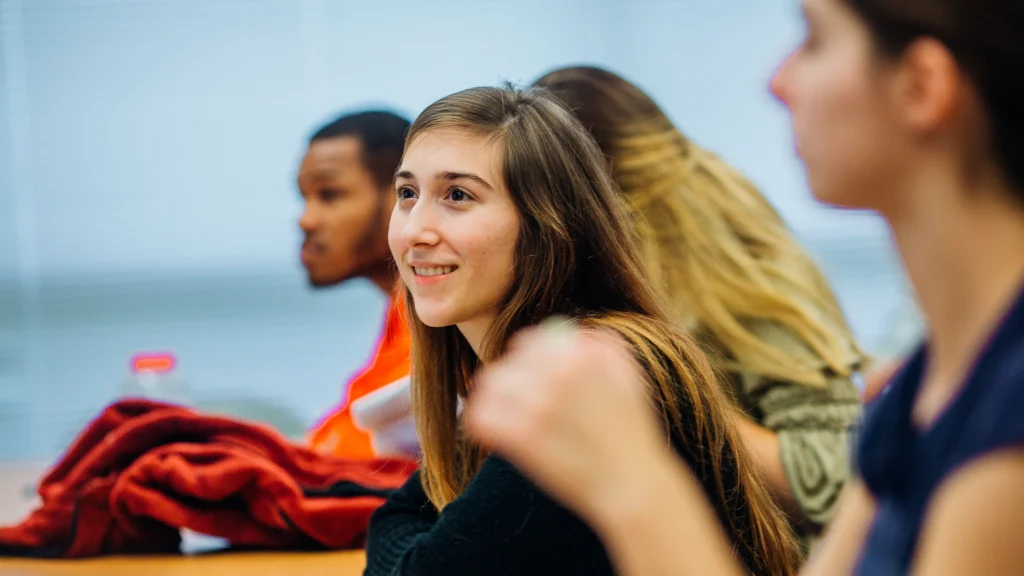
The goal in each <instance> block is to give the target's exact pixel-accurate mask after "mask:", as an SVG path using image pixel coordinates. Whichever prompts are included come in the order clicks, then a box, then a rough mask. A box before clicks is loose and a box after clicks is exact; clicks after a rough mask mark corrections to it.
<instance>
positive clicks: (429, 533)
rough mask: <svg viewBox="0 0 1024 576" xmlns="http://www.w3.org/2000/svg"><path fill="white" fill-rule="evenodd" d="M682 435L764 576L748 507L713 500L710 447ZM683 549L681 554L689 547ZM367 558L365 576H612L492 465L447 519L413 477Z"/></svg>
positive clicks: (527, 489)
mask: <svg viewBox="0 0 1024 576" xmlns="http://www.w3.org/2000/svg"><path fill="white" fill-rule="evenodd" d="M683 414H684V415H686V414H689V416H690V418H687V420H688V422H687V424H689V425H690V426H692V425H693V421H692V417H693V416H692V410H689V411H687V412H684V413H683ZM684 432H685V433H684V434H683V437H682V438H680V437H674V438H673V445H674V447H675V449H676V451H677V452H678V453H679V455H680V456H681V457H682V458H683V459H684V460H685V461H687V463H689V464H690V466H691V467H693V470H694V472H695V473H696V474H697V477H698V479H699V480H701V482H702V484H703V486H704V490H705V492H706V493H707V494H708V495H709V496H710V497H711V498H712V502H713V503H714V506H715V509H716V512H717V513H718V517H719V519H720V520H721V521H722V522H723V525H725V526H726V533H727V534H729V535H730V536H731V537H732V540H733V542H734V543H736V544H738V545H737V546H736V552H737V554H738V559H739V560H740V561H742V562H744V563H745V564H746V565H747V566H748V567H750V568H751V571H752V572H753V573H754V574H761V573H764V572H765V571H764V570H763V568H761V567H760V566H758V564H759V562H758V561H757V559H755V558H754V557H753V556H752V552H751V546H750V543H751V539H752V537H751V529H750V527H751V522H750V515H749V508H748V507H747V504H746V498H745V497H744V496H743V493H742V491H741V490H730V491H729V492H728V493H727V494H726V499H725V501H723V500H722V499H721V498H720V497H718V498H716V497H715V495H716V494H719V492H718V490H717V489H716V488H715V483H714V479H713V477H712V475H711V474H710V471H709V470H708V468H709V467H708V466H706V462H707V460H708V447H707V445H706V444H703V443H701V442H698V441H697V438H696V435H695V432H694V431H693V429H692V428H690V429H688V430H685V431H684ZM674 436H675V435H674ZM698 463H704V464H705V465H704V466H701V465H700V464H698ZM721 465H722V475H723V481H724V483H725V485H726V486H735V485H736V484H735V483H736V482H737V468H736V461H735V458H734V457H733V455H732V451H731V450H729V449H728V448H727V449H726V450H725V453H724V454H723V457H722V459H721ZM673 512H674V511H666V513H673ZM730 524H731V526H730ZM741 542H742V543H744V544H746V546H744V545H740V543H741ZM679 545H680V547H681V548H684V549H685V547H686V545H687V544H686V542H680V543H679ZM366 555H367V568H366V572H365V576H427V575H429V576H449V575H450V576H459V575H462V574H469V575H476V574H479V575H486V576H502V575H505V574H508V575H512V574H525V575H527V576H544V575H548V574H550V575H552V576H555V575H557V576H571V575H574V574H580V575H584V574H585V575H587V576H601V575H605V574H614V570H613V568H612V566H611V562H610V560H609V558H608V555H607V553H606V552H605V550H604V547H603V546H602V544H601V542H600V541H599V540H598V538H597V536H596V535H595V534H594V532H593V531H591V530H590V528H589V527H587V526H586V525H584V523H583V522H582V521H581V520H580V519H578V518H577V517H576V516H575V515H573V514H572V513H571V512H569V511H567V510H566V509H565V508H563V507H561V506H560V505H558V504H556V503H555V502H554V501H552V500H551V499H550V498H549V497H548V496H547V495H546V494H545V493H544V492H542V491H541V490H540V489H539V488H538V487H536V486H535V485H534V484H532V483H531V482H530V481H529V480H527V479H526V478H524V477H523V476H522V475H521V474H520V473H519V471H517V470H516V469H515V468H514V467H513V466H512V465H511V464H509V463H508V462H506V461H505V460H502V459H501V458H498V457H496V456H491V457H489V458H488V459H487V460H486V461H485V462H484V464H483V467H482V468H481V469H480V471H479V472H478V473H477V475H476V477H474V479H473V481H472V482H470V484H469V486H468V487H467V488H466V490H465V491H464V492H463V493H462V495H460V496H459V497H458V498H456V499H455V500H454V501H452V502H451V503H450V504H448V506H446V507H445V509H444V512H443V513H442V514H438V512H437V509H436V508H434V506H433V505H432V504H431V503H430V501H429V500H428V499H427V495H426V493H425V492H424V491H423V487H422V485H421V483H420V476H419V473H416V474H414V475H413V476H412V477H411V478H410V479H409V481H408V482H406V484H405V485H404V486H403V487H402V488H400V489H399V490H398V491H397V492H395V493H394V494H393V495H392V496H391V498H390V499H389V500H388V502H387V503H386V504H384V506H382V507H381V508H380V509H378V510H377V512H376V513H375V514H374V515H373V518H372V519H371V520H370V531H369V536H368V540H367V547H366Z"/></svg>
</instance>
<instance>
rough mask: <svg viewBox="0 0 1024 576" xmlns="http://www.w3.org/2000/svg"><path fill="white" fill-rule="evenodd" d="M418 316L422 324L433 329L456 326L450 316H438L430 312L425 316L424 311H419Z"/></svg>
mask: <svg viewBox="0 0 1024 576" xmlns="http://www.w3.org/2000/svg"><path fill="white" fill-rule="evenodd" d="M416 316H417V317H418V318H419V319H420V322H423V323H424V324H425V325H427V326H429V327H431V328H444V327H446V326H452V325H454V324H455V322H453V321H452V319H451V317H450V316H449V315H448V314H438V313H430V312H427V313H426V314H424V313H423V312H422V311H420V310H419V309H417V310H416Z"/></svg>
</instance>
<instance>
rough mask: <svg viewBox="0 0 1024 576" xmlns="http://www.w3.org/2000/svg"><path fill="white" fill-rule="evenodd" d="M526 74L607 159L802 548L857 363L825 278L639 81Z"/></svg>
mask: <svg viewBox="0 0 1024 576" xmlns="http://www.w3.org/2000/svg"><path fill="white" fill-rule="evenodd" d="M535 84H536V85H538V86H543V87H545V88H547V89H549V90H551V91H552V92H554V94H555V95H556V96H557V97H558V98H559V99H560V100H562V101H563V102H564V103H565V104H566V105H567V106H568V107H569V108H570V109H572V110H573V111H574V112H575V114H576V116H577V117H578V118H579V119H580V120H581V122H582V123H583V125H584V126H586V127H587V128H588V129H589V130H590V132H591V133H592V134H593V136H594V138H595V140H596V141H597V143H598V145H599V146H600V147H601V150H602V151H603V152H604V154H605V156H606V157H607V158H608V161H609V163H610V165H611V169H612V175H613V177H614V179H615V181H616V183H617V184H618V186H619V188H620V189H621V190H622V192H623V194H624V195H625V198H626V200H627V203H628V205H629V207H630V209H631V212H632V217H633V220H634V224H635V226H636V228H637V230H638V232H639V235H640V238H641V241H642V245H643V251H644V257H645V259H646V261H647V265H648V266H647V268H648V271H649V273H650V274H651V275H652V277H653V278H652V279H653V280H654V283H655V285H656V286H657V287H658V288H660V290H661V292H662V295H663V297H664V300H665V301H666V302H667V303H668V304H669V305H670V306H671V312H672V315H673V317H674V318H676V319H678V320H679V321H680V322H681V323H682V326H683V327H684V328H686V329H687V330H688V331H689V332H691V333H693V334H695V335H697V336H698V338H699V339H700V340H701V341H702V342H703V343H704V344H705V347H706V348H707V349H708V350H709V351H710V352H712V353H713V354H716V355H717V356H718V357H719V358H720V360H721V363H720V364H721V367H722V368H723V369H724V372H726V373H727V377H725V378H723V379H722V381H723V382H728V383H731V388H732V390H730V392H732V393H733V396H734V397H735V399H736V401H737V404H738V405H739V407H740V409H741V410H742V412H743V415H737V417H736V421H737V423H738V426H739V430H740V432H741V436H742V438H743V440H744V441H745V443H746V444H747V447H748V449H749V450H750V451H751V453H752V454H753V455H754V458H755V461H756V462H757V464H758V468H759V469H760V471H761V473H762V474H763V476H764V477H765V479H766V480H767V482H768V484H769V486H770V487H771V488H772V491H773V493H774V495H775V497H776V500H777V502H778V503H779V505H780V506H781V507H782V508H783V510H785V511H786V512H787V514H788V515H789V517H790V520H791V523H792V524H793V527H794V530H795V531H796V533H797V534H798V536H800V538H801V540H802V541H803V544H804V546H805V548H807V547H809V546H810V544H811V543H812V542H813V539H814V537H815V535H816V534H817V533H818V532H819V531H820V528H821V526H823V525H824V524H825V523H826V522H827V521H828V520H829V519H830V518H831V516H832V512H833V509H834V507H835V503H836V500H837V498H838V496H839V493H840V490H841V489H842V487H843V485H844V483H845V482H846V480H847V479H848V478H849V476H850V467H849V460H850V448H849V429H850V428H851V426H853V425H854V423H855V422H856V420H857V419H858V417H859V415H860V401H859V394H858V391H857V389H856V387H855V386H854V385H853V382H852V378H853V377H854V375H855V373H856V372H857V370H858V369H859V368H860V367H861V364H862V363H863V359H864V357H863V354H862V353H861V351H860V349H859V348H858V347H857V345H856V343H855V342H854V339H853V337H852V335H851V333H850V330H849V328H848V326H847V324H846V321H845V320H844V318H843V315H842V312H841V311H840V309H839V306H838V304H837V302H836V299H835V297H834V296H833V294H832V291H831V289H830V288H829V286H828V284H827V282H826V281H825V279H824V277H823V276H822V274H821V272H820V271H819V270H818V268H817V266H816V265H815V264H814V262H813V261H812V260H811V258H810V257H809V256H808V254H807V253H806V252H805V251H804V250H803V249H802V248H801V247H800V246H799V245H798V244H797V242H796V241H795V240H794V239H793V237H792V235H791V234H790V232H789V230H788V229H787V228H786V225H785V224H784V223H783V221H782V219H781V218H780V217H779V215H778V214H777V213H776V212H775V210H774V209H773V208H772V206H771V205H770V204H769V203H768V201H767V200H766V199H765V198H764V196H763V195H761V193H760V192H758V190H757V189H756V188H755V187H754V186H753V185H752V184H751V183H750V182H748V181H747V180H746V179H745V178H744V177H743V176H742V175H740V174H739V173H738V172H737V171H736V170H734V169H733V168H731V167H730V166H728V165H727V164H725V163H724V162H722V161H721V160H720V159H719V158H717V157H716V156H715V155H713V154H711V153H709V152H707V151H705V150H702V149H701V148H699V147H698V146H696V145H694V144H693V143H692V142H690V141H689V140H688V139H687V138H686V137H685V136H684V135H683V134H682V133H680V131H679V130H678V129H676V127H675V126H674V125H673V124H672V122H671V121H670V120H669V119H668V117H667V116H666V115H665V113H664V112H663V111H662V110H661V109H660V108H659V107H658V105H657V104H656V103H655V102H654V101H653V100H652V99H651V98H650V97H649V96H647V94H645V93H644V92H643V91H642V90H640V89H639V88H638V87H636V86H635V85H633V84H631V83H630V82H628V81H627V80H625V79H623V78H622V77H620V76H617V75H615V74H613V73H611V72H608V71H606V70H602V69H599V68H593V67H571V68H562V69H559V70H555V71H553V72H550V73H548V74H546V75H545V76H544V77H542V78H541V79H539V80H538V81H537V82H536V83H535ZM805 551H806V550H805Z"/></svg>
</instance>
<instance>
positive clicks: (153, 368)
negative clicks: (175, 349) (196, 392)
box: [124, 352, 189, 405]
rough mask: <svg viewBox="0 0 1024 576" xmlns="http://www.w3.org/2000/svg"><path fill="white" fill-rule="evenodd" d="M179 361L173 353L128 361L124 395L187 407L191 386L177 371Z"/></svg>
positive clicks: (149, 354)
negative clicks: (189, 387) (187, 384)
mask: <svg viewBox="0 0 1024 576" xmlns="http://www.w3.org/2000/svg"><path fill="white" fill-rule="evenodd" d="M177 365H178V359H177V358H176V357H175V355H174V354H173V353H171V352H140V353H138V354H136V355H134V356H132V358H131V360H130V362H129V373H128V378H127V379H126V380H125V385H124V395H125V396H127V397H134V398H148V399H150V400H156V401H158V402H168V403H171V404H182V405H186V404H188V401H189V394H188V387H187V386H186V385H185V383H184V382H183V381H182V380H181V378H180V376H179V375H178V374H177V373H176V372H175V369H176V368H177Z"/></svg>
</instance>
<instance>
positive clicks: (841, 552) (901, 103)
mask: <svg viewBox="0 0 1024 576" xmlns="http://www.w3.org/2000/svg"><path fill="white" fill-rule="evenodd" d="M804 12H805V14H806V19H807V26H808V34H807V39H806V41H805V42H804V43H803V45H801V46H800V48H799V49H798V50H797V51H796V52H795V53H794V54H793V55H792V56H790V57H789V59H787V60H786V62H785V63H784V64H783V65H782V67H781V68H780V70H779V71H778V73H777V75H776V76H775V78H774V80H773V82H772V89H773V91H774V93H775V94H776V95H777V96H778V97H779V99H780V100H782V101H783V102H784V103H785V104H786V105H787V106H788V107H789V109H790V112H791V114H792V117H793V127H794V131H795V133H796V141H797V150H798V151H799V153H800V155H801V157H802V158H803V161H804V163H805V166H806V169H807V173H808V179H809V182H810V185H811V188H812V189H813V191H814V193H815V195H816V196H817V197H818V198H819V199H821V200H823V201H825V202H828V203H831V204H836V205H841V206H856V207H862V208H873V209H875V210H878V211H879V212H881V213H882V214H883V215H884V216H885V218H886V219H887V220H888V222H889V225H890V227H891V229H892V233H893V236H894V238H895V240H896V243H897V244H898V246H899V250H900V253H901V256H902V258H903V261H904V264H905V266H906V269H907V272H908V274H909V276H910V278H911V281H912V282H913V284H914V288H915V291H916V293H917V295H918V297H919V300H920V303H921V309H922V311H923V312H924V314H925V317H926V319H927V325H928V327H929V330H928V342H927V344H925V345H924V346H923V347H922V348H921V349H920V350H919V351H918V352H917V353H916V354H914V355H913V356H912V357H911V358H910V359H909V360H908V362H907V364H906V365H905V366H904V367H903V368H901V369H900V371H899V373H898V374H897V375H896V376H895V378H894V381H893V382H892V383H891V384H890V385H889V386H888V388H887V392H886V393H884V394H883V395H881V396H880V397H879V398H878V399H877V400H876V401H875V403H873V404H872V406H871V408H870V410H869V413H868V416H867V418H866V421H865V425H864V430H863V433H862V437H861V441H860V445H859V448H858V451H857V470H858V472H859V477H858V478H857V479H855V480H854V481H852V482H851V483H850V484H849V485H848V487H847V488H846V490H845V493H844V496H843V502H841V503H840V505H839V510H838V512H837V515H836V518H835V520H834V521H833V523H832V525H831V527H830V529H829V531H828V535H827V536H826V538H825V540H824V542H823V543H822V546H821V548H820V549H819V551H818V552H817V554H816V555H815V557H813V558H812V560H811V563H810V564H809V566H808V567H807V572H808V573H811V574H822V575H835V574H849V573H856V574H864V575H869V574H870V575H872V576H876V575H880V576H886V575H890V574H908V573H912V574H928V575H944V574H986V575H995V574H1021V573H1024V547H1022V546H1020V542H1019V538H1018V537H1017V535H1018V534H1020V533H1021V532H1022V531H1024V495H1022V494H1021V490H1020V486H1021V485H1022V484H1024V418H1022V417H1021V415H1022V414H1024V360H1022V359H1024V291H1022V287H1024V248H1022V247H1024V107H1022V106H1021V102H1022V101H1024V75H1022V74H1021V70H1024V8H1022V5H1021V2H1020V1H1019V0H927V1H918V0H804ZM561 341H563V344H562V345H559V346H557V347H555V348H552V343H551V342H550V338H548V337H543V336H539V335H537V334H533V335H529V336H528V337H526V338H525V339H524V340H523V341H522V342H519V343H513V350H514V351H513V353H512V354H510V355H509V356H508V357H507V358H506V359H504V360H503V362H500V363H496V364H494V365H492V366H489V367H488V370H489V373H485V374H484V375H482V377H481V380H480V381H478V382H477V388H476V393H475V394H474V397H473V398H471V401H470V405H469V407H468V413H467V415H466V421H467V425H469V426H471V428H472V430H474V431H475V433H476V435H477V437H479V438H482V439H484V440H486V442H487V443H488V444H489V445H491V446H493V447H496V448H497V449H498V450H499V451H500V452H502V453H504V454H506V455H508V456H509V457H511V458H512V460H513V461H514V462H516V463H517V465H519V466H522V467H523V468H524V469H525V470H527V471H529V473H530V474H531V475H532V476H533V477H534V478H535V479H536V480H538V481H540V482H541V483H543V484H544V485H545V486H546V487H548V488H549V489H550V490H551V491H552V492H553V493H555V494H557V495H558V496H559V497H560V498H562V499H563V500H564V501H565V502H566V503H567V504H569V505H571V506H572V507H573V508H574V509H576V510H577V511H578V512H579V513H580V514H581V515H582V516H584V517H585V518H587V519H589V520H590V522H592V524H593V525H594V526H595V527H596V529H597V530H598V532H599V533H601V534H602V535H603V536H604V537H605V541H606V542H607V544H608V546H609V549H610V550H611V552H612V555H613V557H614V558H615V560H616V562H617V565H618V567H619V568H620V569H621V570H622V571H623V572H625V573H627V574H637V575H638V574H646V575H656V574H738V573H740V568H739V567H738V566H736V565H735V563H734V562H733V561H732V559H731V558H730V557H729V553H728V545H727V543H726V541H725V540H724V539H722V538H721V537H720V530H716V529H715V524H714V522H712V521H711V520H712V519H713V516H711V515H710V514H709V512H708V511H709V507H708V506H707V501H706V499H705V498H704V496H703V495H702V494H701V493H700V491H699V490H697V489H696V487H697V485H696V484H695V483H694V482H693V478H692V476H691V475H690V474H689V473H688V472H687V471H686V470H685V467H682V466H679V464H678V460H677V459H675V458H672V457H669V456H667V455H666V454H664V453H663V451H661V450H660V449H659V448H658V447H657V438H656V434H655V433H654V432H653V430H654V425H653V422H652V421H651V419H650V416H649V411H648V409H647V408H646V406H645V403H644V401H643V399H642V397H640V395H638V394H637V393H636V390H635V388H636V386H637V374H636V370H635V369H634V368H633V367H632V366H631V365H630V361H629V359H628V355H626V354H624V352H622V351H621V350H620V348H621V347H620V346H619V345H617V344H608V343H607V342H600V341H596V340H594V339H593V338H590V337H586V336H579V335H577V334H575V333H572V332H570V334H569V335H568V336H566V337H563V338H561ZM595 354H597V356H595ZM552 357H557V358H558V362H559V366H558V368H557V370H554V369H552V368H551V367H550V365H549V364H546V362H549V361H550V359H551V358H552ZM568 407H571V408H572V409H571V410H568ZM609 409H613V410H615V411H616V415H617V417H616V418H615V420H614V421H609V418H608V417H607V411H608V410H609ZM564 413H568V416H567V417H566V416H564V415H563V417H560V418H551V417H550V415H552V414H564ZM539 438H543V442H538V441H537V439H539ZM627 444H628V446H629V449H624V448H623V447H624V446H625V445H627ZM640 446H646V447H647V448H639V447H640ZM594 478H600V479H601V481H600V482H596V481H594V480H593V479H594ZM669 486H674V489H673V490H669V488H668V487H669ZM655 491H656V493H657V494H658V498H657V499H652V498H650V497H649V494H651V493H654V492H655ZM669 494H671V495H669ZM668 500H672V502H671V503H669V502H668ZM670 506H671V508H669V507H670ZM638 525H639V526H642V529H640V530H637V529H636V526H638ZM679 542H687V543H688V544H691V545H690V546H687V547H686V549H685V550H683V549H682V547H680V545H679ZM696 542H700V543H701V544H700V545H699V546H694V545H692V544H694V543H696ZM693 552H696V553H693Z"/></svg>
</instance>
